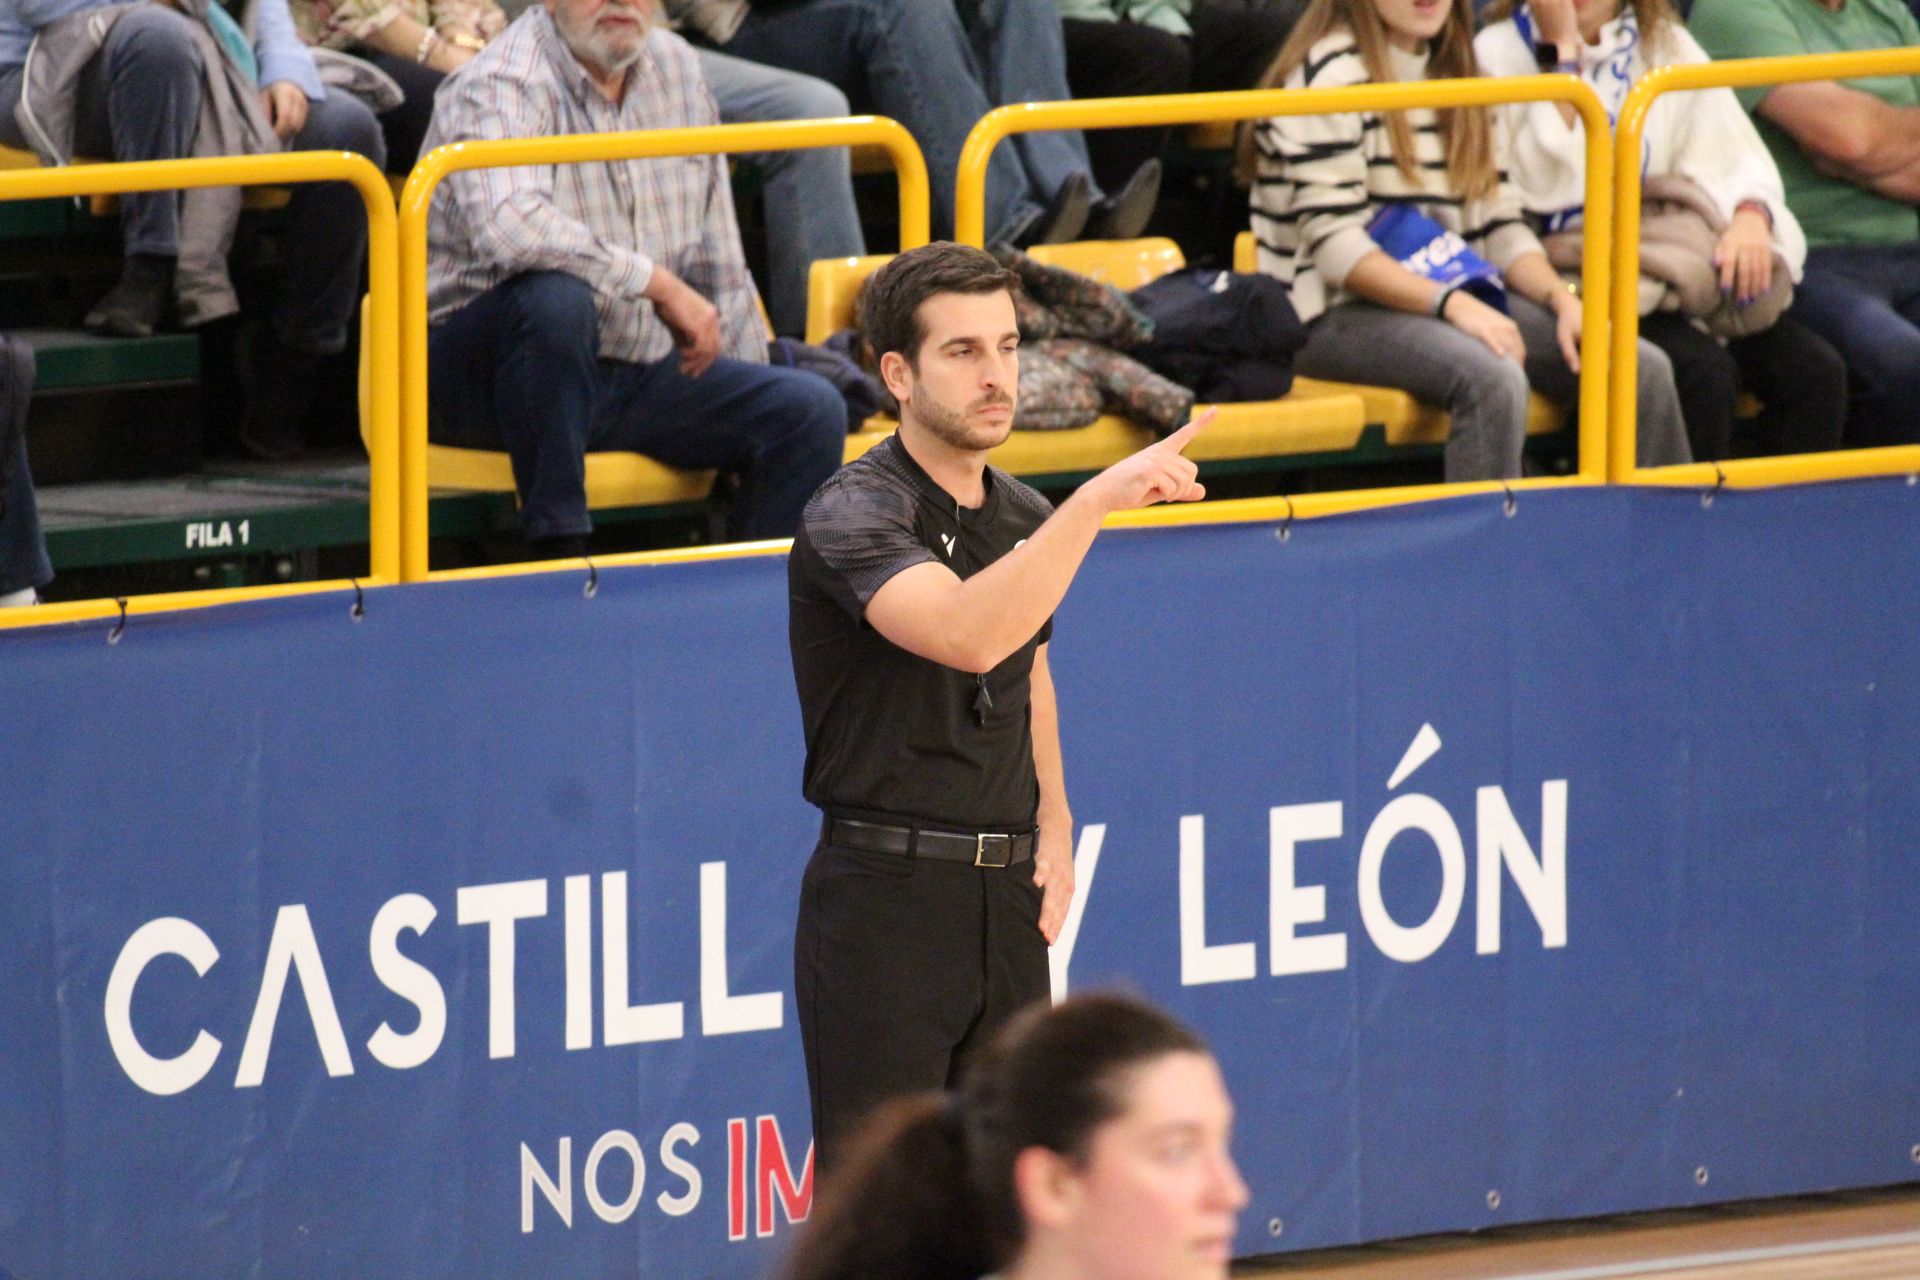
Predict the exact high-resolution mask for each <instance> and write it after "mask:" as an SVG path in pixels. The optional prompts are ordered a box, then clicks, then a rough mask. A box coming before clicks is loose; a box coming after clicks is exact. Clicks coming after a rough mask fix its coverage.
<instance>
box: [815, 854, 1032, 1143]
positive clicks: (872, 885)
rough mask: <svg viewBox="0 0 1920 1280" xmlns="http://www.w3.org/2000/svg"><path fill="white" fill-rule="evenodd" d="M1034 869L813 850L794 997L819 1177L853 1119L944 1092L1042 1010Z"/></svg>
mask: <svg viewBox="0 0 1920 1280" xmlns="http://www.w3.org/2000/svg"><path fill="white" fill-rule="evenodd" d="M1039 921H1040V890H1039V889H1038V888H1037V887H1035V885H1034V883H1033V863H1032V861H1030V860H1029V861H1027V862H1021V863H1016V864H1015V865H1013V866H1011V867H975V866H971V865H969V864H967V863H964V862H943V861H940V860H938V859H934V858H915V857H910V856H908V855H905V854H894V853H871V852H868V851H866V850H863V849H844V848H839V847H837V846H834V845H830V844H828V843H826V841H825V840H822V841H821V843H820V844H819V845H818V846H817V847H816V848H815V849H814V851H813V859H812V861H810V862H809V863H808V864H807V870H806V874H805V875H804V876H803V877H802V878H801V881H800V914H799V921H798V924H797V926H796V928H795V930H794V938H793V982H794V986H793V993H794V1004H795V1007H796V1009H797V1010H798V1013H799V1019H800V1041H801V1045H802V1047H803V1049H804V1050H805V1053H806V1059H807V1096H808V1098H809V1100H810V1101H811V1102H812V1105H813V1140H814V1159H815V1161H816V1164H815V1170H816V1173H818V1172H820V1171H822V1170H828V1169H831V1168H832V1167H833V1166H832V1162H833V1160H835V1159H836V1158H837V1157H838V1156H839V1155H840V1154H841V1153H843V1152H844V1151H845V1149H846V1139H847V1138H848V1136H849V1135H850V1134H851V1132H852V1130H853V1129H854V1127H855V1126H856V1125H857V1124H858V1123H859V1121H860V1120H861V1119H863V1118H864V1117H865V1116H867V1115H868V1114H869V1113H871V1112H872V1111H873V1109H874V1108H875V1107H877V1106H879V1105H880V1104H881V1103H883V1102H886V1101H887V1100H888V1099H890V1098H896V1097H900V1096H901V1095H904V1094H910V1093H919V1092H922V1091H924V1090H929V1089H946V1088H951V1087H952V1086H953V1085H954V1084H956V1083H957V1082H958V1080H959V1077H960V1073H961V1071H962V1070H964V1068H965V1066H966V1063H967V1061H968V1058H969V1056H970V1055H971V1054H973V1053H974V1052H976V1051H977V1050H978V1049H979V1048H980V1047H981V1046H983V1045H985V1044H986V1043H987V1042H988V1041H989V1040H991V1039H992V1038H993V1035H994V1033H995V1032H996V1031H998V1030H999V1029H1000V1028H1001V1027H1002V1026H1004V1025H1005V1024H1006V1022H1007V1020H1008V1019H1009V1018H1011V1017H1012V1016H1013V1015H1014V1014H1016V1013H1018V1012H1019V1011H1020V1010H1022V1009H1024V1008H1026V1007H1027V1006H1028V1005H1030V1004H1034V1003H1036V1002H1038V1001H1042V1000H1045V999H1047V997H1048V994H1049V991H1050V978H1049V976H1048V968H1047V943H1046V939H1045V938H1044V937H1042V936H1041V934H1040V924H1039Z"/></svg>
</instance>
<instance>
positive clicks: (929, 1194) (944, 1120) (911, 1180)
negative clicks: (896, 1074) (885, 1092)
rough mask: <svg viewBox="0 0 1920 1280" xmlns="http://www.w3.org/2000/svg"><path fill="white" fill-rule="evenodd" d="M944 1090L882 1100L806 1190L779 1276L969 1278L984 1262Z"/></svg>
mask: <svg viewBox="0 0 1920 1280" xmlns="http://www.w3.org/2000/svg"><path fill="white" fill-rule="evenodd" d="M954 1111H955V1108H954V1107H953V1106H952V1105H951V1104H950V1101H949V1095H946V1094H939V1093H922V1094H916V1095H914V1096H913V1097H911V1098H900V1099H897V1100H895V1101H893V1102H890V1103H887V1104H886V1105H885V1106H883V1107H881V1108H880V1110H878V1111H876V1112H875V1113H874V1114H873V1116H872V1118H871V1119H869V1120H868V1121H867V1122H866V1123H865V1124H863V1125H861V1127H860V1129H859V1132H858V1133H857V1134H855V1135H854V1138H853V1141H852V1144H851V1147H850V1148H849V1149H848V1150H847V1152H846V1154H845V1156H844V1157H843V1158H842V1159H841V1160H840V1162H839V1164H838V1167H837V1168H835V1169H834V1170H833V1171H832V1172H831V1173H829V1174H828V1175H827V1177H826V1179H825V1180H824V1181H823V1182H822V1184H821V1187H820V1194H819V1195H817V1196H816V1197H815V1198H814V1206H813V1214H812V1216H811V1217H810V1218H809V1219H808V1220H807V1225H806V1228H805V1231H804V1234H802V1235H801V1237H800V1240H799V1243H798V1244H797V1245H796V1246H795V1247H794V1251H793V1253H792V1255H791V1256H790V1257H788V1259H787V1264H786V1266H785V1267H784V1268H783V1269H782V1271H781V1273H780V1274H781V1276H782V1277H783V1280H868V1278H870V1277H871V1278H872V1280H882V1278H885V1280H979V1278H980V1277H981V1276H984V1275H986V1274H987V1273H988V1272H990V1271H992V1270H993V1267H992V1266H991V1265H990V1263H989V1261H988V1259H987V1257H986V1255H985V1247H984V1244H983V1236H984V1232H983V1231H982V1230H981V1224H980V1218H979V1210H978V1205H977V1203H976V1201H975V1198H974V1196H973V1194H972V1191H971V1189H970V1187H969V1185H968V1176H967V1166H966V1155H965V1153H964V1151H963V1150H962V1145H961V1144H962V1141H963V1139H962V1137H961V1134H960V1128H959V1123H958V1120H957V1117H956V1116H955V1114H954Z"/></svg>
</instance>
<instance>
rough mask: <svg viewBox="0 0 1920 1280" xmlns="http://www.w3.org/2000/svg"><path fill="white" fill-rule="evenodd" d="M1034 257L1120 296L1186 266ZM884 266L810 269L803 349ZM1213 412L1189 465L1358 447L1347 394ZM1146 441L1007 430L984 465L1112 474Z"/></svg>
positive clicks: (1360, 426)
mask: <svg viewBox="0 0 1920 1280" xmlns="http://www.w3.org/2000/svg"><path fill="white" fill-rule="evenodd" d="M1032 256H1033V257H1034V258H1035V260H1037V261H1041V262H1048V263H1052V264H1054V265H1056V266H1060V267H1065V268H1067V269H1068V270H1071V271H1077V272H1079V273H1081V274H1082V275H1087V276H1091V277H1093V278H1094V279H1096V280H1101V281H1104V282H1106V283H1108V284H1112V285H1114V286H1115V287H1117V288H1121V289H1135V288H1138V287H1139V286H1141V285H1143V284H1146V283H1148V282H1150V281H1152V280H1155V279H1158V278H1159V277H1160V276H1162V275H1165V274H1166V273H1167V272H1169V271H1173V270H1177V269H1178V268H1179V267H1181V266H1182V265H1184V259H1183V258H1182V256H1181V253H1180V248H1179V246H1178V245H1176V244H1174V242H1173V241H1171V240H1167V239H1163V238H1158V237H1154V238H1147V239H1141V240H1127V241H1081V242H1079V243H1076V244H1060V245H1044V246H1037V247H1036V248H1035V249H1034V250H1033V251H1032ZM886 261H887V258H886V257H884V256H873V257H866V258H840V259H833V260H830V261H822V262H816V263H814V264H813V274H812V276H811V278H810V280H809V287H808V298H807V304H808V305H807V341H809V342H821V341H824V340H825V339H826V338H827V337H828V336H830V335H831V334H832V333H833V332H834V331H835V330H837V329H843V328H845V327H847V326H848V325H849V324H851V323H852V322H853V306H854V299H855V298H856V297H857V296H858V294H859V291H860V286H861V284H862V283H863V282H864V281H865V280H866V278H867V277H868V276H869V275H871V274H872V273H873V272H874V271H876V270H878V269H879V267H880V266H881V264H882V263H884V262H886ZM1218 410H1219V413H1218V416H1217V417H1216V418H1215V419H1214V423H1213V425H1212V426H1210V427H1209V428H1207V430H1206V431H1205V432H1203V433H1201V436H1200V438H1199V439H1198V440H1196V441H1195V442H1194V443H1193V446H1192V447H1191V448H1189V449H1188V450H1187V456H1188V457H1190V458H1192V459H1194V460H1195V461H1196V462H1229V461H1244V460H1249V459H1257V458H1272V457H1286V456H1288V455H1298V454H1310V453H1335V452H1341V451H1344V450H1348V449H1352V448H1354V447H1356V446H1357V445H1358V444H1359V443H1360V438H1361V435H1362V433H1363V432H1364V431H1365V429H1366V425H1367V419H1366V411H1365V402H1364V401H1363V400H1362V398H1361V397H1360V396H1359V395H1358V394H1356V393H1355V392H1354V391H1353V390H1350V389H1346V388H1331V387H1324V386H1304V387H1298V388H1297V389H1296V390H1295V392H1294V393H1293V394H1291V395H1289V396H1287V397H1286V398H1284V399H1281V400H1256V401H1248V402H1244V403H1238V404H1223V405H1220V406H1218ZM1199 411H1200V407H1198V406H1197V407H1196V409H1195V412H1199ZM894 426H895V424H894V422H893V420H892V419H891V418H871V419H869V420H868V421H867V423H866V425H865V427H864V428H863V430H862V431H861V432H860V433H859V435H857V436H856V437H855V440H858V439H859V438H860V437H861V436H866V437H869V438H870V439H869V440H868V442H867V445H866V447H871V445H872V444H873V443H877V442H878V441H879V440H882V439H885V438H886V436H887V434H888V433H890V432H891V431H892V430H893V429H894ZM1152 441H1153V433H1152V432H1151V431H1150V430H1148V429H1147V428H1146V427H1142V426H1139V425H1137V424H1135V423H1133V422H1131V421H1129V420H1127V419H1125V418H1122V417H1118V416H1116V415H1113V414H1106V415H1103V416H1102V417H1100V418H1098V419H1096V420H1095V421H1093V422H1092V423H1089V424H1088V425H1087V426H1084V427H1071V428H1067V429H1065V430H1060V431H1015V432H1014V433H1013V434H1012V435H1011V436H1009V437H1008V438H1007V440H1006V442H1005V443H1004V444H1002V445H1001V446H1000V447H999V448H997V449H995V450H994V451H993V452H992V453H991V454H990V455H989V458H990V459H991V461H992V462H993V464H994V465H995V466H997V467H1000V468H1002V469H1003V470H1006V471H1010V472H1012V473H1014V474H1015V475H1022V476H1049V475H1073V474H1081V473H1085V472H1089V471H1098V470H1100V469H1102V468H1103V467H1107V466H1110V465H1112V464H1113V463H1115V462H1118V461H1119V460H1120V459H1121V458H1124V457H1126V456H1127V455H1128V454H1129V453H1132V452H1134V451H1135V450H1137V449H1139V448H1141V447H1143V446H1145V445H1147V444H1150V443H1152Z"/></svg>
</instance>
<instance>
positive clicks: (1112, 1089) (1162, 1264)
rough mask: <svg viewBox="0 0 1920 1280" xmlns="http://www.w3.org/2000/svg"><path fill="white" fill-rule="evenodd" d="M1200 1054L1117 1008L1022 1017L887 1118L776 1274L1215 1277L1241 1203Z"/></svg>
mask: <svg viewBox="0 0 1920 1280" xmlns="http://www.w3.org/2000/svg"><path fill="white" fill-rule="evenodd" d="M1231 1121H1232V1107H1231V1105H1230V1104H1229V1102H1228V1100H1227V1094H1226V1087H1225V1085H1224V1084H1223V1082H1222V1081H1221V1078H1220V1069H1219V1067H1218V1066H1217V1065H1216V1064H1215V1062H1214V1060H1213V1057H1212V1055H1211V1054H1209V1053H1208V1052H1207V1048H1206V1045H1205V1044H1204V1043H1202V1042H1201V1040H1200V1039H1199V1037H1198V1036H1196V1035H1194V1034H1193V1032H1191V1031H1189V1030H1187V1029H1186V1028H1185V1027H1183V1026H1181V1025H1180V1024H1179V1023H1177V1022H1175V1021H1174V1020H1173V1019H1172V1018H1170V1017H1168V1016H1167V1015H1166V1014H1163V1013H1161V1012H1160V1011H1159V1010H1157V1009H1154V1008H1152V1007H1151V1006H1149V1005H1146V1004H1144V1003H1142V1002H1141V1001H1138V1000H1135V999H1131V998H1128V997H1124V996H1112V995H1093V996H1077V997H1074V998H1073V999H1070V1000H1068V1001H1066V1002H1064V1003H1063V1004H1060V1005H1058V1006H1056V1007H1054V1008H1051V1009H1048V1008H1044V1007H1042V1008H1036V1009H1033V1010H1030V1011H1029V1012H1027V1013H1026V1014H1024V1015H1022V1016H1021V1017H1020V1018H1018V1019H1016V1020H1015V1021H1014V1022H1013V1023H1011V1024H1010V1025H1009V1026H1008V1027H1007V1028H1006V1030H1005V1031H1004V1032H1003V1033H1002V1034H1001V1035H1000V1036H999V1037H998V1038H997V1039H996V1040H995V1041H994V1044H993V1046H992V1047H991V1048H989V1049H988V1050H987V1051H986V1052H985V1053H984V1054H982V1055H981V1057H980V1058H979V1059H978V1060H977V1061H975V1062H974V1063H973V1065H972V1067H971V1068H970V1069H969V1070H968V1072H967V1077H966V1081H965V1083H964V1084H963V1085H962V1086H961V1088H960V1090H959V1091H958V1092H957V1093H954V1094H950V1095H923V1096H921V1097H917V1098H910V1099H904V1100H902V1101H900V1102H897V1103H894V1104H892V1105H891V1106H889V1107H887V1108H884V1109H883V1110H882V1111H881V1112H880V1113H879V1114H878V1115H876V1116H875V1117H874V1119H873V1120H872V1122H871V1123H870V1124H869V1125H868V1127H867V1128H866V1129H865V1130H864V1131H863V1133H862V1135H861V1137H860V1139H859V1140H858V1141H857V1142H856V1143H855V1144H854V1146H853V1148H852V1149H851V1150H850V1151H849V1153H848V1155H847V1157H846V1160H845V1163H844V1165H843V1166H842V1167H841V1168H840V1169H838V1170H835V1171H832V1172H831V1173H830V1174H829V1177H828V1179H827V1181H826V1183H825V1185H824V1186H823V1188H822V1194H821V1197H820V1200H819V1202H818V1203H817V1204H816V1206H815V1211H814V1215H813V1219H812V1221H811V1222H810V1223H809V1224H808V1228H807V1233H806V1234H805V1235H804V1236H802V1237H801V1240H800V1243H799V1245H798V1246H797V1247H796V1250H795V1253H794V1256H793V1258H792V1259H791V1260H790V1262H789V1265H788V1269H787V1272H786V1275H787V1277H788V1280H852V1278H853V1277H863V1278H865V1277H873V1278H876V1280H877V1278H879V1277H886V1278H887V1280H906V1278H909V1277H924V1278H925V1280H948V1278H951V1280H976V1278H977V1277H980V1276H983V1275H987V1274H989V1273H995V1272H998V1273H1001V1274H1002V1275H1004V1276H1005V1277H1007V1278H1008V1280H1029V1278H1031V1280H1134V1278H1135V1277H1138V1278H1139V1280H1181V1278H1183V1277H1192V1278H1193V1280H1218V1278H1219V1277H1223V1276H1225V1275H1226V1272H1227V1261H1228V1259H1229V1257H1230V1256H1231V1252H1232V1245H1233V1232H1234V1220H1235V1218H1236V1216H1237V1215H1238V1213H1239V1210H1240V1209H1241V1208H1242V1207H1243V1206H1244V1205H1245V1204H1246V1201H1247V1190H1246V1187H1245V1185H1244V1184H1243V1183H1242V1182H1241V1181H1240V1175H1239V1172H1238V1170H1236V1169H1235V1167H1234V1164H1233V1158H1232V1156H1231V1155H1229V1154H1228V1150H1227V1144H1228V1137H1229V1129H1230V1126H1231Z"/></svg>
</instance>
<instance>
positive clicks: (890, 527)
mask: <svg viewBox="0 0 1920 1280" xmlns="http://www.w3.org/2000/svg"><path fill="white" fill-rule="evenodd" d="M804 523H805V533H806V538H807V541H808V542H809V543H810V544H812V546H813V549H814V552H815V554H817V555H818V556H819V558H820V564H821V566H822V570H823V572H822V574H821V584H820V585H821V586H822V587H823V588H825V590H826V591H827V593H828V594H829V595H831V596H832V597H833V600H834V602H835V603H836V604H838V605H839V606H840V607H841V608H842V609H845V610H846V611H847V613H848V614H849V615H850V616H851V617H852V618H853V619H854V620H855V621H862V620H864V619H865V617H866V612H867V605H868V604H869V603H871V602H872V600H873V597H874V595H875V594H876V593H878V592H879V590H880V588H881V587H884V586H885V585H886V584H887V583H888V581H890V580H891V579H892V578H893V576H894V575H895V574H896V573H899V572H900V571H901V570H902V569H911V568H913V566H915V565H917V564H926V563H928V562H929V561H933V560H934V559H935V556H934V554H933V551H932V549H931V548H929V547H928V546H927V545H926V544H925V543H923V542H921V541H920V539H919V537H918V536H917V535H916V534H915V533H914V528H913V505H912V500H911V499H909V498H907V497H906V496H904V495H900V494H894V493H890V492H876V491H873V490H861V489H856V488H854V487H853V486H851V485H846V484H829V486H828V487H827V488H825V489H822V490H821V491H820V492H819V494H817V495H816V496H815V497H814V500H813V501H812V502H811V503H809V504H808V506H807V512H806V515H805V517H804Z"/></svg>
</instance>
